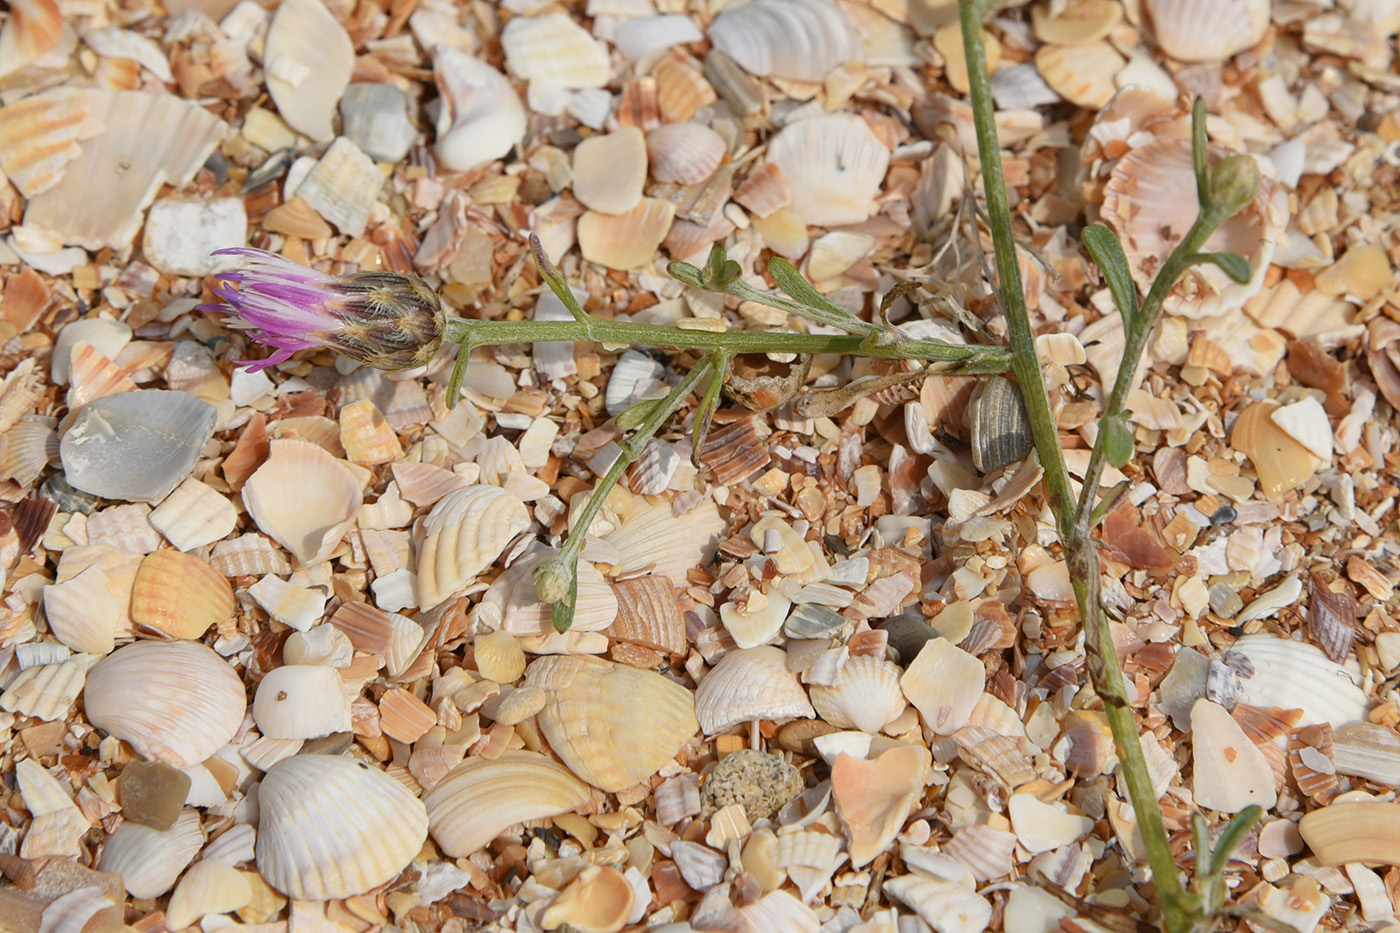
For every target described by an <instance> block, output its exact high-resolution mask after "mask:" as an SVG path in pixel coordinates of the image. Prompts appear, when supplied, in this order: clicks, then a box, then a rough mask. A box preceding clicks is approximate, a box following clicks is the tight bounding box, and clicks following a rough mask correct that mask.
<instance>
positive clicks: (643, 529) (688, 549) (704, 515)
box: [604, 499, 725, 586]
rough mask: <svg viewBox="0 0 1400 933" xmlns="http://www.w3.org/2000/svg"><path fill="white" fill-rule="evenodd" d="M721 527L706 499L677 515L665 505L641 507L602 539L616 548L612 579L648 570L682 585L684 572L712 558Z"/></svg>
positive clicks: (719, 518)
mask: <svg viewBox="0 0 1400 933" xmlns="http://www.w3.org/2000/svg"><path fill="white" fill-rule="evenodd" d="M724 528H725V520H724V519H723V518H721V517H720V514H719V508H718V507H717V506H716V505H715V503H714V502H713V501H712V500H710V499H706V500H704V501H703V502H701V503H700V504H699V505H698V506H696V507H695V508H693V509H691V510H690V511H689V512H686V513H685V514H684V515H681V516H676V515H675V514H673V513H672V511H671V507H670V506H669V505H667V504H662V505H641V506H639V507H638V508H637V509H636V510H635V511H633V513H632V515H631V516H630V517H629V518H627V519H626V520H624V521H623V522H622V524H621V525H620V526H618V528H617V529H616V530H615V531H613V532H611V533H610V534H608V535H607V537H606V538H604V540H605V541H606V542H607V543H608V544H610V545H612V546H613V547H615V548H616V549H617V560H616V561H614V562H613V563H614V569H613V575H614V576H618V577H622V576H630V575H633V574H636V573H637V572H639V571H649V572H651V573H658V574H661V575H662V576H665V577H668V578H670V580H671V582H672V583H675V584H676V585H678V586H686V585H688V581H687V580H686V573H687V572H688V571H689V570H690V569H691V568H693V567H696V566H698V565H701V564H705V563H708V562H709V561H710V559H711V558H713V557H714V554H715V551H716V550H717V549H718V547H719V539H720V535H721V534H722V533H723V532H724Z"/></svg>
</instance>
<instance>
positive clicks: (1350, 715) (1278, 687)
mask: <svg viewBox="0 0 1400 933" xmlns="http://www.w3.org/2000/svg"><path fill="white" fill-rule="evenodd" d="M1230 653H1231V654H1236V653H1238V654H1240V655H1242V656H1243V657H1245V658H1247V659H1248V661H1249V662H1250V664H1251V666H1252V667H1253V672H1252V673H1251V674H1249V675H1247V676H1245V675H1241V678H1240V680H1241V688H1242V692H1241V693H1240V700H1241V701H1243V702H1245V703H1249V704H1250V705H1252V706H1265V707H1268V706H1278V707H1282V708H1284V709H1297V708H1302V710H1303V717H1302V719H1300V720H1299V722H1298V724H1299V725H1300V726H1311V725H1316V724H1318V723H1322V722H1327V723H1330V724H1331V725H1332V728H1333V729H1338V728H1340V727H1342V726H1344V725H1347V724H1348V723H1352V722H1360V721H1364V720H1365V719H1366V710H1367V708H1368V706H1369V705H1370V704H1369V703H1368V701H1367V699H1366V694H1365V693H1364V692H1363V691H1362V690H1361V689H1360V687H1358V686H1357V683H1358V682H1359V681H1360V679H1361V678H1360V674H1359V673H1358V672H1357V671H1358V669H1357V667H1356V664H1355V662H1351V663H1349V664H1347V665H1340V664H1337V663H1336V662H1334V661H1332V660H1330V659H1328V658H1327V656H1326V655H1324V654H1323V653H1322V651H1321V650H1319V649H1318V648H1317V647H1315V646H1313V645H1308V644H1304V643H1303V642H1296V641H1289V640H1288V639H1283V638H1277V637H1275V636H1273V635H1246V636H1245V637H1243V638H1240V639H1238V640H1237V641H1236V642H1235V643H1234V645H1233V646H1231V648H1230ZM1299 684H1306V685H1307V689H1306V690H1299V689H1298V685H1299Z"/></svg>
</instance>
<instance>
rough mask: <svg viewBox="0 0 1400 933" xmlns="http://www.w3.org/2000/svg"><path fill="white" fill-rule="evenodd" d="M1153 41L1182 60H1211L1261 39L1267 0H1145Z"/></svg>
mask: <svg viewBox="0 0 1400 933" xmlns="http://www.w3.org/2000/svg"><path fill="white" fill-rule="evenodd" d="M1145 5H1146V7H1147V11H1148V13H1149V14H1150V15H1151V17H1152V28H1153V32H1154V33H1155V34H1156V36H1157V44H1158V45H1160V46H1161V47H1162V51H1164V52H1166V53H1167V54H1168V55H1170V56H1171V57H1172V58H1175V59H1177V60H1178V61H1183V62H1213V61H1221V60H1223V59H1226V58H1229V57H1230V56H1231V55H1234V54H1235V53H1236V52H1242V51H1244V50H1245V49H1247V48H1249V47H1250V46H1252V45H1254V44H1255V43H1256V42H1258V41H1259V40H1260V39H1262V38H1264V33H1265V32H1266V31H1267V30H1268V28H1269V0H1147V2H1146V4H1145Z"/></svg>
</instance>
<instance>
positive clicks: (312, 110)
mask: <svg viewBox="0 0 1400 933" xmlns="http://www.w3.org/2000/svg"><path fill="white" fill-rule="evenodd" d="M313 36H314V37H315V41H311V37H313ZM263 63H264V66H265V68H266V71H267V90H268V93H270V94H271V95H272V100H273V102H274V103H275V104H277V110H278V112H279V113H280V114H281V115H282V119H283V120H286V121H287V125H288V126H290V127H291V128H292V129H294V130H296V131H297V132H299V133H305V134H306V135H307V136H310V137H311V138H312V139H314V140H316V141H317V142H326V141H327V140H329V139H331V138H332V137H333V136H335V129H334V127H333V126H332V124H331V119H332V118H333V117H334V116H335V110H336V104H337V103H339V101H340V95H342V94H344V93H345V88H346V87H347V86H348V85H349V84H350V73H351V72H352V71H354V69H355V48H354V46H353V45H352V44H351V42H350V36H349V35H347V34H346V32H345V28H344V27H343V26H341V25H340V21H339V20H337V19H336V18H335V16H334V15H332V13H331V12H330V10H328V9H327V8H326V5H325V4H324V3H320V2H319V0H286V2H284V3H283V4H282V5H281V6H279V7H278V8H277V12H276V13H275V14H274V15H273V17H272V24H271V25H270V26H269V27H268V30H267V41H266V43H265V44H264V47H263Z"/></svg>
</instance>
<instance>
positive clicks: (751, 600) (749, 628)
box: [719, 588, 792, 648]
mask: <svg viewBox="0 0 1400 933" xmlns="http://www.w3.org/2000/svg"><path fill="white" fill-rule="evenodd" d="M791 608H792V601H791V600H790V599H788V598H787V597H786V596H784V595H783V594H782V593H781V592H780V591H779V590H777V589H776V588H775V589H773V590H771V591H770V592H768V593H766V594H764V593H757V592H755V593H751V594H749V597H748V598H747V599H746V600H742V601H738V602H736V601H734V600H728V601H726V602H724V603H723V604H722V605H721V606H720V607H719V618H720V621H721V622H723V623H724V627H725V628H726V629H728V630H729V634H730V635H731V636H733V638H734V644H736V645H738V646H739V647H740V648H755V647H757V646H759V645H764V644H767V643H768V642H770V641H772V640H773V639H774V638H775V637H776V636H777V634H778V632H779V630H781V629H782V627H783V622H784V621H785V620H786V619H787V615H788V610H789V609H791Z"/></svg>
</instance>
